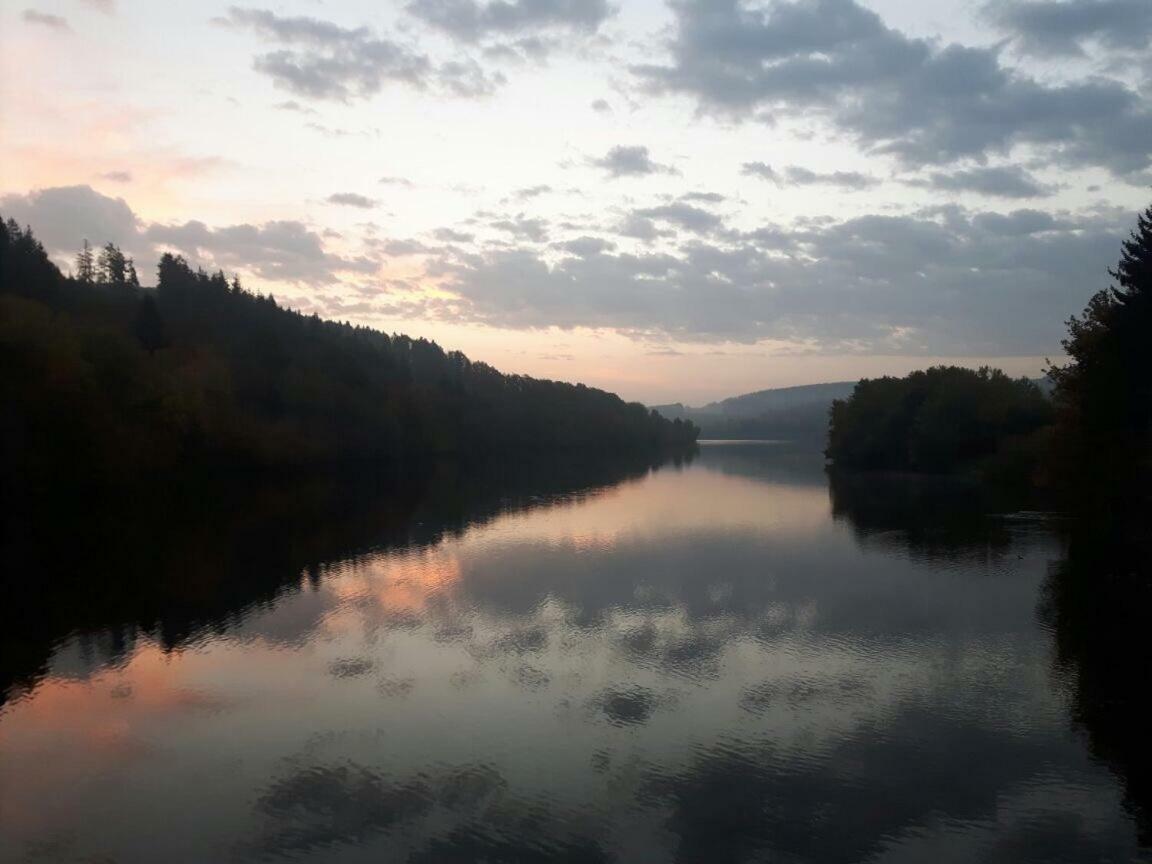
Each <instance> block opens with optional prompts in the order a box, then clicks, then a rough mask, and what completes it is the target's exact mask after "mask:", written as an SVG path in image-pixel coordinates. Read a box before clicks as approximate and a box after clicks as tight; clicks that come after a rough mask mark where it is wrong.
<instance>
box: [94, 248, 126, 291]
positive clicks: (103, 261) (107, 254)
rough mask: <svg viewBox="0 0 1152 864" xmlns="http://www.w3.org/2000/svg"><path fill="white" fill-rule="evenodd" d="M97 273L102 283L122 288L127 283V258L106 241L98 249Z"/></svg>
mask: <svg viewBox="0 0 1152 864" xmlns="http://www.w3.org/2000/svg"><path fill="white" fill-rule="evenodd" d="M97 274H98V276H99V279H100V282H101V283H103V284H104V285H114V286H115V287H117V288H123V287H124V286H125V285H127V284H128V259H127V258H125V257H124V253H123V252H121V251H120V249H119V248H118V247H117V246H115V245H114V244H112V243H106V244H105V245H104V246H103V247H102V248H101V249H100V256H99V262H98V265H97Z"/></svg>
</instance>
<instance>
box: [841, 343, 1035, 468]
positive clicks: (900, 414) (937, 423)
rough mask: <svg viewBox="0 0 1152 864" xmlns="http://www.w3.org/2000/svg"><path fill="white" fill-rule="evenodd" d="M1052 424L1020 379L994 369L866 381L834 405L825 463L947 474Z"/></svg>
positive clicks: (939, 370) (947, 369) (938, 370)
mask: <svg viewBox="0 0 1152 864" xmlns="http://www.w3.org/2000/svg"><path fill="white" fill-rule="evenodd" d="M1051 419H1052V405H1051V403H1050V402H1049V400H1048V399H1047V398H1046V397H1045V396H1044V394H1043V393H1042V392H1041V390H1040V388H1039V387H1038V386H1037V385H1036V384H1035V383H1033V382H1032V381H1029V380H1028V379H1026V378H1021V379H1013V378H1010V377H1009V376H1007V375H1005V374H1004V373H1003V372H1002V371H1000V370H998V369H989V368H987V367H985V368H982V369H980V370H979V371H974V370H971V369H963V368H959V367H956V366H936V367H933V368H931V369H928V370H927V371H922V372H913V373H912V374H910V375H908V376H906V377H904V378H892V377H884V378H877V379H871V380H869V379H865V380H863V381H861V382H860V383H858V384H857V385H856V387H855V389H854V390H853V391H852V395H851V397H849V398H848V399H844V400H840V399H838V400H836V401H835V402H833V403H832V409H831V412H830V424H829V431H828V448H827V450H826V451H825V452H826V454H827V456H828V457H829V458H830V459H831V460H832V461H833V462H834V463H835V464H836V465H837V466H838V467H842V468H852V469H888V470H910V471H937V472H947V471H953V470H957V469H961V468H966V467H970V466H973V465H975V464H977V463H979V462H981V461H986V460H989V459H991V458H993V457H995V456H997V454H998V453H1001V452H1002V451H1003V449H1004V448H1005V447H1006V445H1010V447H1011V448H1012V449H1018V448H1019V441H1020V439H1021V438H1022V437H1025V436H1033V435H1036V434H1037V433H1038V432H1039V430H1041V429H1042V428H1043V427H1044V426H1046V425H1047V424H1049V423H1050V422H1051Z"/></svg>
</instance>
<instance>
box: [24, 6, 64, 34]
mask: <svg viewBox="0 0 1152 864" xmlns="http://www.w3.org/2000/svg"><path fill="white" fill-rule="evenodd" d="M20 17H21V18H22V19H23V20H24V23H25V24H38V25H40V26H41V27H47V28H49V29H51V30H56V31H58V32H60V33H67V32H69V31H71V30H72V28H71V27H69V26H68V19H67V18H61V17H60V16H59V15H49V14H48V13H47V12H39V11H37V10H35V9H25V10H24V11H23V12H22V13H21V15H20Z"/></svg>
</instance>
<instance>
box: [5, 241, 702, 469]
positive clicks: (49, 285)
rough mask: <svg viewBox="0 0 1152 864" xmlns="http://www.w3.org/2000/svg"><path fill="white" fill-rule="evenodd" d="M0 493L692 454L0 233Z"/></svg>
mask: <svg viewBox="0 0 1152 864" xmlns="http://www.w3.org/2000/svg"><path fill="white" fill-rule="evenodd" d="M0 399H2V400H3V404H4V406H5V410H4V412H3V414H4V416H3V420H2V421H0V483H3V482H5V481H11V480H13V479H14V478H16V477H21V478H27V477H34V478H37V480H38V481H41V480H47V481H54V480H57V479H60V480H65V479H66V480H76V479H88V480H98V481H99V480H111V479H118V478H122V477H126V476H141V475H142V474H143V473H144V472H152V471H163V470H168V469H172V468H176V467H186V466H190V465H192V466H196V465H203V466H219V467H228V468H231V467H239V466H259V467H269V468H278V467H284V466H310V465H321V464H335V463H343V462H349V461H353V460H365V459H373V460H377V459H388V460H404V459H411V458H415V457H423V456H430V455H441V454H452V455H456V456H463V457H467V456H475V455H490V454H494V453H496V452H498V451H507V452H517V451H523V450H525V449H528V450H533V451H546V452H550V451H561V450H565V451H569V450H581V451H611V452H613V453H618V452H621V451H650V450H654V449H658V448H668V447H671V448H676V447H683V446H690V445H692V444H693V443H694V442H695V439H696V436H697V431H698V430H697V429H696V427H695V426H694V425H693V424H692V423H690V422H688V421H681V420H676V421H669V420H666V419H664V418H663V417H661V416H659V415H658V414H656V413H655V412H653V411H649V410H648V409H647V408H645V407H644V406H642V405H640V404H638V403H626V402H624V401H623V400H621V399H620V398H619V397H618V396H615V395H613V394H611V393H606V392H604V391H602V390H597V389H593V388H590V387H586V386H584V385H580V384H567V383H561V382H557V381H546V380H538V379H534V378H530V377H526V376H523V375H505V374H501V373H500V372H498V371H497V370H495V369H493V368H492V367H491V366H488V365H487V364H484V363H478V362H472V361H470V360H469V359H468V358H467V357H465V356H464V355H463V354H461V353H459V352H456V351H444V350H443V349H441V348H440V347H439V346H437V345H436V344H435V343H433V342H430V341H427V340H425V339H412V338H409V337H407V336H399V335H386V334H384V333H381V332H378V331H376V330H372V329H369V328H367V327H357V326H352V325H350V324H347V323H336V322H332V321H325V320H321V319H320V318H319V317H317V316H315V315H311V316H307V315H302V314H300V313H297V312H294V311H291V310H289V309H286V308H283V307H281V306H280V305H279V304H277V302H276V300H275V299H274V298H273V297H271V296H261V295H259V294H256V293H252V292H250V291H247V290H245V289H244V288H243V287H242V286H241V285H240V283H239V281H238V280H236V279H232V280H229V279H227V278H226V277H225V275H224V274H223V273H220V272H218V273H214V274H208V273H205V272H204V271H203V270H198V269H193V268H192V267H191V266H190V265H189V264H188V262H187V261H185V260H184V259H183V258H181V257H178V256H173V255H170V254H165V255H164V256H163V257H162V258H161V260H160V263H159V268H158V273H157V282H156V285H155V287H154V288H151V287H142V286H141V285H140V279H139V277H138V275H137V272H136V267H135V264H134V262H132V261H131V260H130V259H128V258H126V257H125V256H124V255H123V253H122V252H121V251H120V250H119V249H117V248H116V247H115V246H113V245H111V244H109V245H107V246H105V247H103V248H102V249H100V250H98V251H94V250H92V249H91V248H90V247H89V246H88V244H87V242H85V244H84V247H83V249H82V251H81V252H80V254H79V256H78V259H77V266H76V272H75V276H74V277H70V276H65V275H64V274H62V273H61V271H60V270H59V269H58V268H57V267H56V265H55V264H53V263H52V261H51V260H50V259H49V257H48V255H47V254H46V252H45V250H44V248H43V246H42V245H41V244H40V243H39V242H38V241H37V239H36V238H35V237H34V236H33V234H32V231H31V230H30V229H22V228H21V227H20V226H19V225H17V224H16V223H15V222H12V221H9V222H7V223H5V222H3V220H2V219H0Z"/></svg>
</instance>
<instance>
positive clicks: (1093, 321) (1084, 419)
mask: <svg viewBox="0 0 1152 864" xmlns="http://www.w3.org/2000/svg"><path fill="white" fill-rule="evenodd" d="M1109 274H1110V275H1111V276H1112V278H1113V279H1114V280H1115V282H1116V285H1114V286H1112V287H1109V288H1105V289H1103V290H1101V291H1099V292H1097V293H1096V294H1095V295H1094V296H1093V297H1092V298H1091V300H1089V301H1088V306H1087V308H1086V309H1085V310H1084V312H1083V314H1081V315H1080V316H1078V317H1074V318H1072V319H1070V320H1069V321H1068V338H1067V339H1065V340H1064V349H1065V350H1066V351H1067V352H1068V357H1069V360H1070V362H1069V363H1068V364H1067V365H1064V366H1054V367H1052V368H1051V369H1050V370H1049V374H1050V375H1051V376H1052V378H1053V379H1054V380H1055V382H1056V394H1055V395H1056V402H1057V406H1058V423H1057V429H1056V444H1055V455H1056V464H1057V466H1058V469H1059V470H1060V471H1061V472H1062V477H1061V479H1062V480H1063V482H1064V484H1065V485H1067V486H1068V487H1070V488H1075V489H1077V494H1083V493H1084V492H1085V491H1087V490H1090V489H1092V488H1096V489H1100V490H1101V491H1102V492H1103V493H1104V494H1103V497H1105V498H1115V497H1117V496H1116V494H1115V493H1116V491H1117V486H1118V484H1123V485H1126V486H1129V485H1131V486H1141V485H1143V484H1144V483H1145V482H1146V481H1147V480H1148V479H1149V477H1150V476H1152V207H1150V208H1148V209H1147V210H1146V211H1145V212H1144V213H1142V214H1141V215H1140V216H1139V217H1138V220H1137V225H1136V228H1135V230H1133V231H1132V233H1131V235H1130V236H1129V238H1128V239H1127V240H1126V241H1124V243H1123V248H1122V252H1121V257H1120V262H1119V264H1118V265H1117V267H1116V269H1115V270H1110V271H1109ZM1145 488H1146V487H1145Z"/></svg>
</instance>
